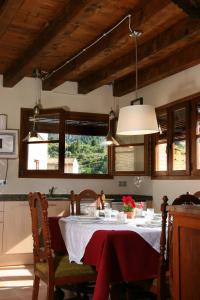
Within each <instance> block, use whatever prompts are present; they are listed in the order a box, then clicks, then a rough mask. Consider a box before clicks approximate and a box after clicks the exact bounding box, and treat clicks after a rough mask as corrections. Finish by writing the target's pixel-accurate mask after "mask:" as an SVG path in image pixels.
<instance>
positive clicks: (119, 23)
mask: <svg viewBox="0 0 200 300" xmlns="http://www.w3.org/2000/svg"><path fill="white" fill-rule="evenodd" d="M126 19H128V28H129V31H130V36H131V35H132V34H133V32H134V31H133V30H132V28H131V14H128V15H127V16H125V17H124V18H123V19H122V20H121V21H119V22H118V23H117V24H116V25H115V26H113V27H112V28H111V29H109V30H108V31H106V32H104V33H103V34H102V35H101V36H100V37H99V38H97V39H96V40H95V41H94V42H92V43H91V44H89V45H88V46H87V47H85V48H83V49H82V50H81V51H79V52H78V53H77V54H76V55H74V56H73V57H72V58H70V59H69V60H67V61H66V62H64V63H63V64H62V65H61V66H60V67H58V68H56V69H54V70H53V71H51V72H50V73H47V74H46V75H45V76H44V77H43V78H42V80H46V79H48V78H50V77H51V76H52V75H53V74H55V73H56V72H58V71H59V70H61V69H62V68H63V67H64V66H66V65H68V64H69V63H71V62H72V61H73V60H75V59H76V58H78V57H79V56H80V55H81V54H83V53H84V52H86V51H87V50H88V49H90V48H91V47H92V46H94V45H96V44H97V43H98V42H99V41H100V40H102V39H103V38H105V37H106V36H107V35H108V34H110V33H111V32H112V31H113V30H115V29H116V28H118V27H119V26H120V25H121V24H122V23H123V22H124V21H125V20H126Z"/></svg>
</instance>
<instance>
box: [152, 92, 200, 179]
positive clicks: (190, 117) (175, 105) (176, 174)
mask: <svg viewBox="0 0 200 300" xmlns="http://www.w3.org/2000/svg"><path fill="white" fill-rule="evenodd" d="M199 100H200V93H197V94H194V95H190V96H188V97H185V98H183V99H179V100H177V101H174V102H171V103H169V104H166V105H164V106H161V107H158V108H156V113H157V114H159V113H163V112H167V115H168V117H167V118H168V120H167V127H168V132H167V166H168V168H167V171H166V172H165V171H164V172H163V171H156V164H155V163H156V157H155V146H156V134H154V135H152V137H151V143H152V147H151V152H152V157H151V158H152V169H151V178H152V179H159V180H160V179H161V180H166V179H170V180H173V179H199V177H200V170H198V169H197V168H196V167H195V166H196V163H197V153H196V137H197V135H196V121H197V117H196V116H197V113H196V103H197V101H199ZM181 107H186V170H185V171H179V170H177V171H175V170H173V169H172V164H173V161H172V155H173V154H172V143H173V134H172V131H173V120H172V113H173V111H174V110H176V109H179V108H181Z"/></svg>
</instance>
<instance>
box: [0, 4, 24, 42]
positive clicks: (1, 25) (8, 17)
mask: <svg viewBox="0 0 200 300" xmlns="http://www.w3.org/2000/svg"><path fill="white" fill-rule="evenodd" d="M23 3H24V0H14V1H13V0H7V1H3V3H2V4H1V2H0V38H1V37H2V36H3V34H4V33H5V32H6V30H7V28H8V26H9V25H10V23H11V22H12V20H13V17H14V16H15V14H16V12H17V11H18V9H19V8H20V7H21V6H22V4H23Z"/></svg>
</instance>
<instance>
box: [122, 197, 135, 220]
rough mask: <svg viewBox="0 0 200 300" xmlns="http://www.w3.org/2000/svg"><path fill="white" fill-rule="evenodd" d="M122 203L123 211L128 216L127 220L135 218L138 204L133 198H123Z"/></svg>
mask: <svg viewBox="0 0 200 300" xmlns="http://www.w3.org/2000/svg"><path fill="white" fill-rule="evenodd" d="M122 202H123V211H124V212H125V213H126V214H127V218H128V219H131V218H133V217H134V209H135V207H136V204H135V201H134V200H133V198H132V196H123V197H122Z"/></svg>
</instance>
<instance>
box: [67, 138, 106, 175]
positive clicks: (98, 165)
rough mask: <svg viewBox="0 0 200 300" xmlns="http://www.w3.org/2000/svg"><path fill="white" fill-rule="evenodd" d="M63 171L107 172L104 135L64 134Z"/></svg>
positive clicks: (83, 172)
mask: <svg viewBox="0 0 200 300" xmlns="http://www.w3.org/2000/svg"><path fill="white" fill-rule="evenodd" d="M64 172H65V173H72V174H78V173H79V174H107V173H108V153H107V145H106V137H104V136H89V135H72V134H66V135H65V166H64Z"/></svg>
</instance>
